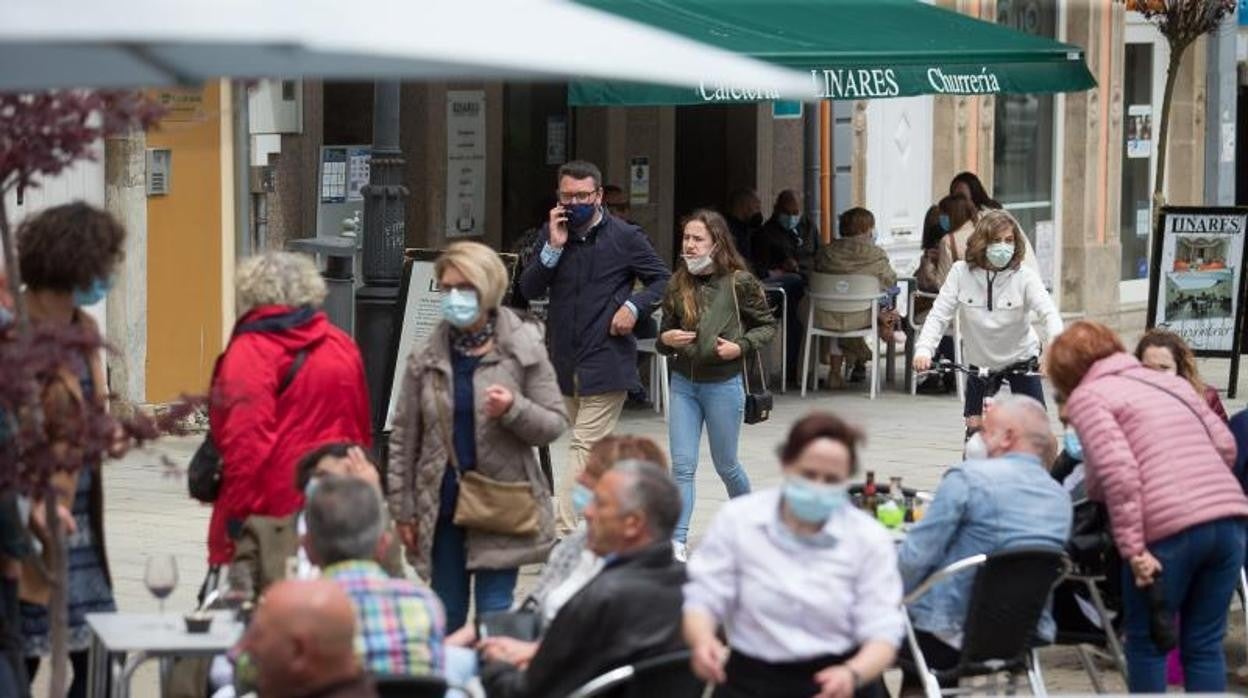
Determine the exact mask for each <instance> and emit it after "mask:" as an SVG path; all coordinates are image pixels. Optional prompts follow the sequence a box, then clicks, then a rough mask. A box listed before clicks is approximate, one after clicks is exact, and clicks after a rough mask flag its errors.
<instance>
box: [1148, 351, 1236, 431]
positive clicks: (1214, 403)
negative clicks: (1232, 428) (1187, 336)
mask: <svg viewBox="0 0 1248 698" xmlns="http://www.w3.org/2000/svg"><path fill="white" fill-rule="evenodd" d="M1135 358H1137V359H1139V360H1140V363H1142V364H1144V365H1145V366H1147V367H1148V368H1151V369H1153V370H1155V371H1161V372H1163V373H1169V374H1170V375H1172V376H1178V377H1179V378H1182V379H1183V380H1185V381H1187V382H1188V383H1191V384H1192V388H1194V389H1195V390H1196V394H1197V395H1199V396H1201V397H1203V398H1204V399H1205V403H1206V404H1208V405H1209V409H1211V410H1213V411H1214V413H1216V414H1217V415H1218V416H1219V417H1221V418H1222V421H1224V422H1229V421H1230V419H1231V418H1230V417H1228V416H1227V414H1226V408H1225V407H1223V406H1222V400H1221V399H1220V398H1219V397H1218V389H1217V388H1215V387H1213V386H1212V385H1207V384H1206V383H1205V382H1204V381H1203V380H1201V379H1200V371H1198V370H1196V355H1195V354H1193V353H1192V348H1191V347H1189V346H1187V342H1184V341H1183V338H1182V337H1180V336H1179V335H1177V334H1175V333H1173V332H1171V331H1170V330H1165V329H1161V328H1159V327H1154V328H1153V329H1151V330H1149V331H1148V332H1145V333H1144V336H1143V337H1141V338H1140V343H1139V344H1137V345H1135Z"/></svg>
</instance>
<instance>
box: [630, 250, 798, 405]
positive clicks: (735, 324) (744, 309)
mask: <svg viewBox="0 0 1248 698" xmlns="http://www.w3.org/2000/svg"><path fill="white" fill-rule="evenodd" d="M733 277H734V278H735V283H736V290H737V298H736V302H735V303H734V301H733V297H732V286H730V285H729V277H728V275H727V274H712V275H708V276H695V277H694V283H695V284H697V286H698V306H699V308H701V309H702V310H701V312H700V313H699V314H698V322H697V327H696V331H697V333H698V337H697V339H695V340H694V341H693V342H692V343H691V344H687V345H685V346H683V347H672V346H668V345H667V344H664V343H663V333H664V332H666V331H668V330H677V329H684V330H687V329H691V328H690V327H689V326H688V324H687V322H686V316H685V309H684V308H683V307H682V303H681V300H680V296H679V295H678V294H677V292H676V289H675V286H674V285H673V284H668V286H667V295H666V297H665V298H664V300H663V322H662V325H661V326H660V327H659V339H658V341H656V342H655V346H656V347H657V348H658V350H659V351H660V352H662V353H663V354H665V355H667V356H668V357H669V358H670V360H671V369H672V370H673V371H675V372H677V373H679V374H680V375H682V376H684V377H685V378H688V379H689V380H691V381H694V382H697V383H719V382H723V381H726V380H728V379H729V378H732V377H734V376H736V375H737V374H739V373H741V367H742V365H743V362H742V360H741V359H742V358H749V356H750V354H751V353H754V352H757V351H759V350H761V349H762V348H763V347H765V346H767V344H768V343H770V342H771V340H772V338H773V337H775V336H776V318H775V316H774V315H772V312H771V308H770V307H768V305H767V299H766V297H764V295H763V285H762V284H761V283H760V282H759V280H758V279H757V278H755V277H754V275H753V274H750V273H749V272H745V271H738V272H735V273H734V274H733ZM738 306H739V308H740V312H739V313H738ZM718 337H723V338H724V339H726V340H728V341H730V342H735V343H737V344H739V345H740V346H741V358H737V359H732V360H731V361H725V360H724V359H721V358H719V356H717V355H716V354H715V340H716V338H718Z"/></svg>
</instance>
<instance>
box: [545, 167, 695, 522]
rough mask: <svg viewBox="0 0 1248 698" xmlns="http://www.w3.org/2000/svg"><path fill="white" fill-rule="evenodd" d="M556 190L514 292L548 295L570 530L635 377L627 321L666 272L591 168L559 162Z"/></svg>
mask: <svg viewBox="0 0 1248 698" xmlns="http://www.w3.org/2000/svg"><path fill="white" fill-rule="evenodd" d="M558 187H559V192H558V194H559V205H557V206H555V208H553V209H551V211H550V220H549V221H548V222H547V224H546V225H545V226H544V227H543V228H542V231H541V232H540V233H539V234H538V240H539V243H538V244H539V247H540V249H541V252H540V253H539V255H538V262H537V263H536V264H532V265H530V266H529V267H528V268H527V269H525V270H524V274H523V275H522V276H521V278H520V289H521V291H522V292H523V293H524V296H525V297H526V298H530V299H536V298H542V297H545V296H548V297H549V298H550V305H549V306H548V316H547V325H546V331H547V333H548V340H549V342H548V343H549V345H550V354H551V362H552V363H554V365H555V373H556V374H557V375H558V377H559V388H560V390H561V391H562V392H563V395H564V401H565V402H566V404H567V408H568V418H569V419H570V420H571V422H572V439H571V446H570V449H569V459H568V467H567V468H566V469H565V470H564V473H563V477H562V478H561V479H560V486H559V490H558V496H559V509H558V519H559V520H558V527H559V530H560V532H561V533H564V534H566V533H569V532H571V531H572V529H573V528H574V527H575V526H576V515H575V513H574V512H573V511H572V506H571V502H570V495H571V491H572V484H573V482H574V481H575V478H576V476H577V475H579V474H580V472H581V470H582V469H583V468H584V466H585V458H586V457H587V456H588V455H589V449H590V448H592V447H593V445H594V444H595V443H597V442H598V440H599V439H601V438H602V437H604V436H606V435H607V434H610V433H611V432H612V431H613V430H614V429H615V424H616V421H617V420H618V419H619V417H620V411H621V410H622V409H623V407H624V399H625V396H626V395H627V394H628V391H629V390H631V389H632V388H634V387H635V386H637V385H638V384H639V383H640V381H639V379H638V376H637V339H636V337H635V336H634V335H633V327H634V325H636V324H637V319H638V318H640V317H645V316H648V315H650V314H651V313H653V312H654V310H655V308H656V307H657V306H658V304H659V302H660V301H661V300H662V299H663V291H664V290H665V289H666V288H667V280H668V278H669V277H670V276H671V272H670V271H669V270H668V268H667V266H665V265H664V264H663V261H662V260H660V259H659V256H658V254H656V253H655V251H654V247H653V246H652V245H651V244H650V239H649V238H647V237H646V234H645V232H644V231H642V229H641V228H639V227H637V226H635V225H633V224H631V223H628V222H627V221H624V220H621V219H620V218H617V217H616V216H613V215H612V214H611V213H610V212H609V211H607V210H606V209H605V208H604V207H603V202H602V197H603V192H602V173H601V172H599V170H598V168H597V167H596V166H594V165H593V164H591V163H588V162H580V161H574V162H569V163H567V164H565V165H563V166H562V167H560V168H559V178H558ZM638 281H640V282H641V286H640V288H638V287H636V285H637V282H638Z"/></svg>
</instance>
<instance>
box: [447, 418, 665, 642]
mask: <svg viewBox="0 0 1248 698" xmlns="http://www.w3.org/2000/svg"><path fill="white" fill-rule="evenodd" d="M624 460H643V461H647V462H649V463H654V464H656V465H658V466H660V467H661V468H663V469H664V470H667V469H668V465H667V455H666V454H665V453H663V449H661V448H659V445H658V444H656V443H655V442H654V440H653V439H651V438H649V437H646V436H634V435H631V434H611V435H609V436H606V437H604V438H603V439H602V440H601V441H599V442H598V443H596V444H594V447H593V448H591V449H589V455H588V456H587V457H586V459H585V470H584V471H582V472H581V474H580V475H578V476H577V477H576V483H575V484H574V485H573V486H572V509H573V510H574V511H575V512H576V515H577V516H578V517H583V516H584V514H585V509H586V507H588V506H589V503H590V502H592V501H593V499H594V488H595V487H596V486H597V485H598V480H599V479H600V478H602V475H603V474H604V473H606V472H607V471H608V470H610V469H611V468H612V467H613V466H614V465H615V464H616V463H619V462H620V461H624ZM605 564H606V563H605V562H604V561H603V559H602V558H601V557H599V556H598V555H596V554H594V551H593V550H591V549H590V548H589V534H588V531H587V529H586V527H585V522H584V521H583V520H582V521H580V523H578V524H577V527H576V529H575V530H573V532H572V533H571V534H569V535H568V536H567V537H565V538H564V539H563V540H561V541H559V544H558V545H556V546H555V547H554V549H553V550H551V551H550V557H549V558H547V560H546V564H545V565H544V566H543V567H542V573H541V576H539V577H538V578H537V584H535V585H534V586H533V589H532V590H531V591H530V592H529V593H528V594H527V595H526V596H525V597H524V599H522V600H521V601H520V603H518V604H516V606H515V609H514V610H513V612H515V613H535V614H537V616H538V619H539V625H540V628H541V629H545V628H546V627H548V626H549V625H550V624H551V622H552V621H554V619H555V616H556V615H557V614H558V613H559V609H561V608H563V605H564V604H565V603H567V602H568V599H570V598H572V597H573V596H575V595H576V593H577V592H579V591H580V590H581V589H582V588H584V587H585V585H586V584H588V583H589V582H590V580H592V579H593V578H594V577H596V576H598V573H599V572H601V571H602V568H603V566H604V565H605ZM520 639H523V638H520ZM446 642H447V644H448V645H456V646H461V647H469V646H472V645H474V644H476V642H477V630H476V628H475V627H473V626H472V624H467V625H465V626H464V627H462V628H460V629H459V630H457V631H455V632H453V633H451V634H450V635H449V636H447V638H446ZM529 644H530V647H529V656H530V658H531V657H532V654H534V653H536V652H537V644H538V643H537V642H536V641H534V642H531V643H529Z"/></svg>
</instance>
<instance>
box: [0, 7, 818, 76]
mask: <svg viewBox="0 0 1248 698" xmlns="http://www.w3.org/2000/svg"><path fill="white" fill-rule="evenodd" d="M300 76H308V77H323V78H339V79H344V78H356V79H368V78H405V79H422V78H423V79H448V78H467V77H472V78H478V79H482V78H499V79H505V78H520V77H524V78H537V79H552V80H553V79H568V78H599V79H610V80H630V81H637V82H647V83H655V84H664V85H676V86H683V87H689V88H691V89H699V88H700V87H702V86H705V87H707V88H711V89H713V88H714V87H729V88H736V89H741V90H750V89H758V88H759V87H760V86H766V87H767V93H766V94H767V96H774V97H786V98H790V97H791V98H800V97H807V96H809V94H810V89H811V88H810V78H809V77H808V76H806V75H804V74H802V73H798V72H795V71H791V70H789V69H785V68H780V67H777V66H774V65H771V64H768V63H764V62H762V61H758V60H755V59H750V58H745V57H742V56H739V55H736V54H733V53H730V52H727V51H723V50H721V49H716V48H711V47H709V46H706V45H703V44H699V43H697V42H695V41H692V40H690V39H687V38H684V37H680V36H677V35H675V34H670V33H667V32H664V31H660V30H658V29H654V28H652V27H649V26H646V25H643V24H638V23H636V22H633V21H631V20H626V19H622V18H620V17H617V16H615V15H611V14H608V13H604V12H600V11H597V10H592V9H589V8H585V7H581V6H579V5H575V4H572V3H568V2H561V1H557V0H403V1H398V0H345V1H342V2H331V1H330V0H251V1H248V0H3V2H0V90H2V91H18V90H34V89H46V88H69V87H127V86H148V85H164V84H170V83H188V84H194V83H199V82H202V81H204V80H207V79H211V78H216V77H242V78H246V77H300ZM708 91H710V89H708Z"/></svg>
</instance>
